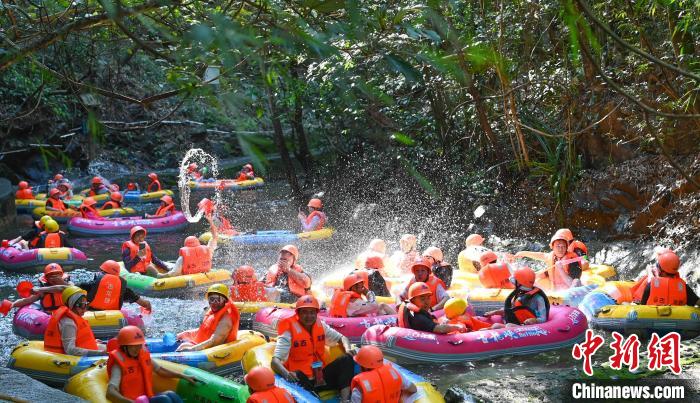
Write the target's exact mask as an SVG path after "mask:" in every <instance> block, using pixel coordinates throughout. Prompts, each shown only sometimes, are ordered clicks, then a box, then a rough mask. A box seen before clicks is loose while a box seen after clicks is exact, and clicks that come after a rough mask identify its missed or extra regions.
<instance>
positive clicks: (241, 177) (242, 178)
mask: <svg viewBox="0 0 700 403" xmlns="http://www.w3.org/2000/svg"><path fill="white" fill-rule="evenodd" d="M248 179H249V178H248V175H246V174H245V173H243V172H241V173H239V174H238V178H236V182H243V181H247V180H248Z"/></svg>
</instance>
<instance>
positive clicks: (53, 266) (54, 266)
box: [44, 263, 63, 277]
mask: <svg viewBox="0 0 700 403" xmlns="http://www.w3.org/2000/svg"><path fill="white" fill-rule="evenodd" d="M56 273H59V274H63V267H61V265H60V264H58V263H49V264H47V265H46V266H45V267H44V277H46V276H50V275H52V274H56Z"/></svg>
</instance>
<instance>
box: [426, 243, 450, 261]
mask: <svg viewBox="0 0 700 403" xmlns="http://www.w3.org/2000/svg"><path fill="white" fill-rule="evenodd" d="M423 257H432V258H433V259H435V261H436V262H442V260H443V259H444V257H445V256H444V255H443V254H442V250H441V249H440V248H438V247H435V246H431V247H429V248H428V249H426V250H425V251H424V252H423Z"/></svg>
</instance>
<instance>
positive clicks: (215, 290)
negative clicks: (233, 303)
mask: <svg viewBox="0 0 700 403" xmlns="http://www.w3.org/2000/svg"><path fill="white" fill-rule="evenodd" d="M209 294H221V295H223V296H224V297H226V299H228V298H229V295H230V294H229V291H228V287H227V286H226V285H224V284H212V285H211V286H209V288H208V289H207V294H206V297H207V298H209Z"/></svg>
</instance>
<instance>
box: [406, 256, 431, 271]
mask: <svg viewBox="0 0 700 403" xmlns="http://www.w3.org/2000/svg"><path fill="white" fill-rule="evenodd" d="M430 266H431V265H430V262H428V261H427V260H425V259H423V258H422V257H419V258H418V259H416V261H415V262H413V264H412V265H411V272H413V274H414V275H415V274H416V269H417V268H419V267H425V268H426V269H428V273H432V272H433V270H432V268H431V267H430Z"/></svg>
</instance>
